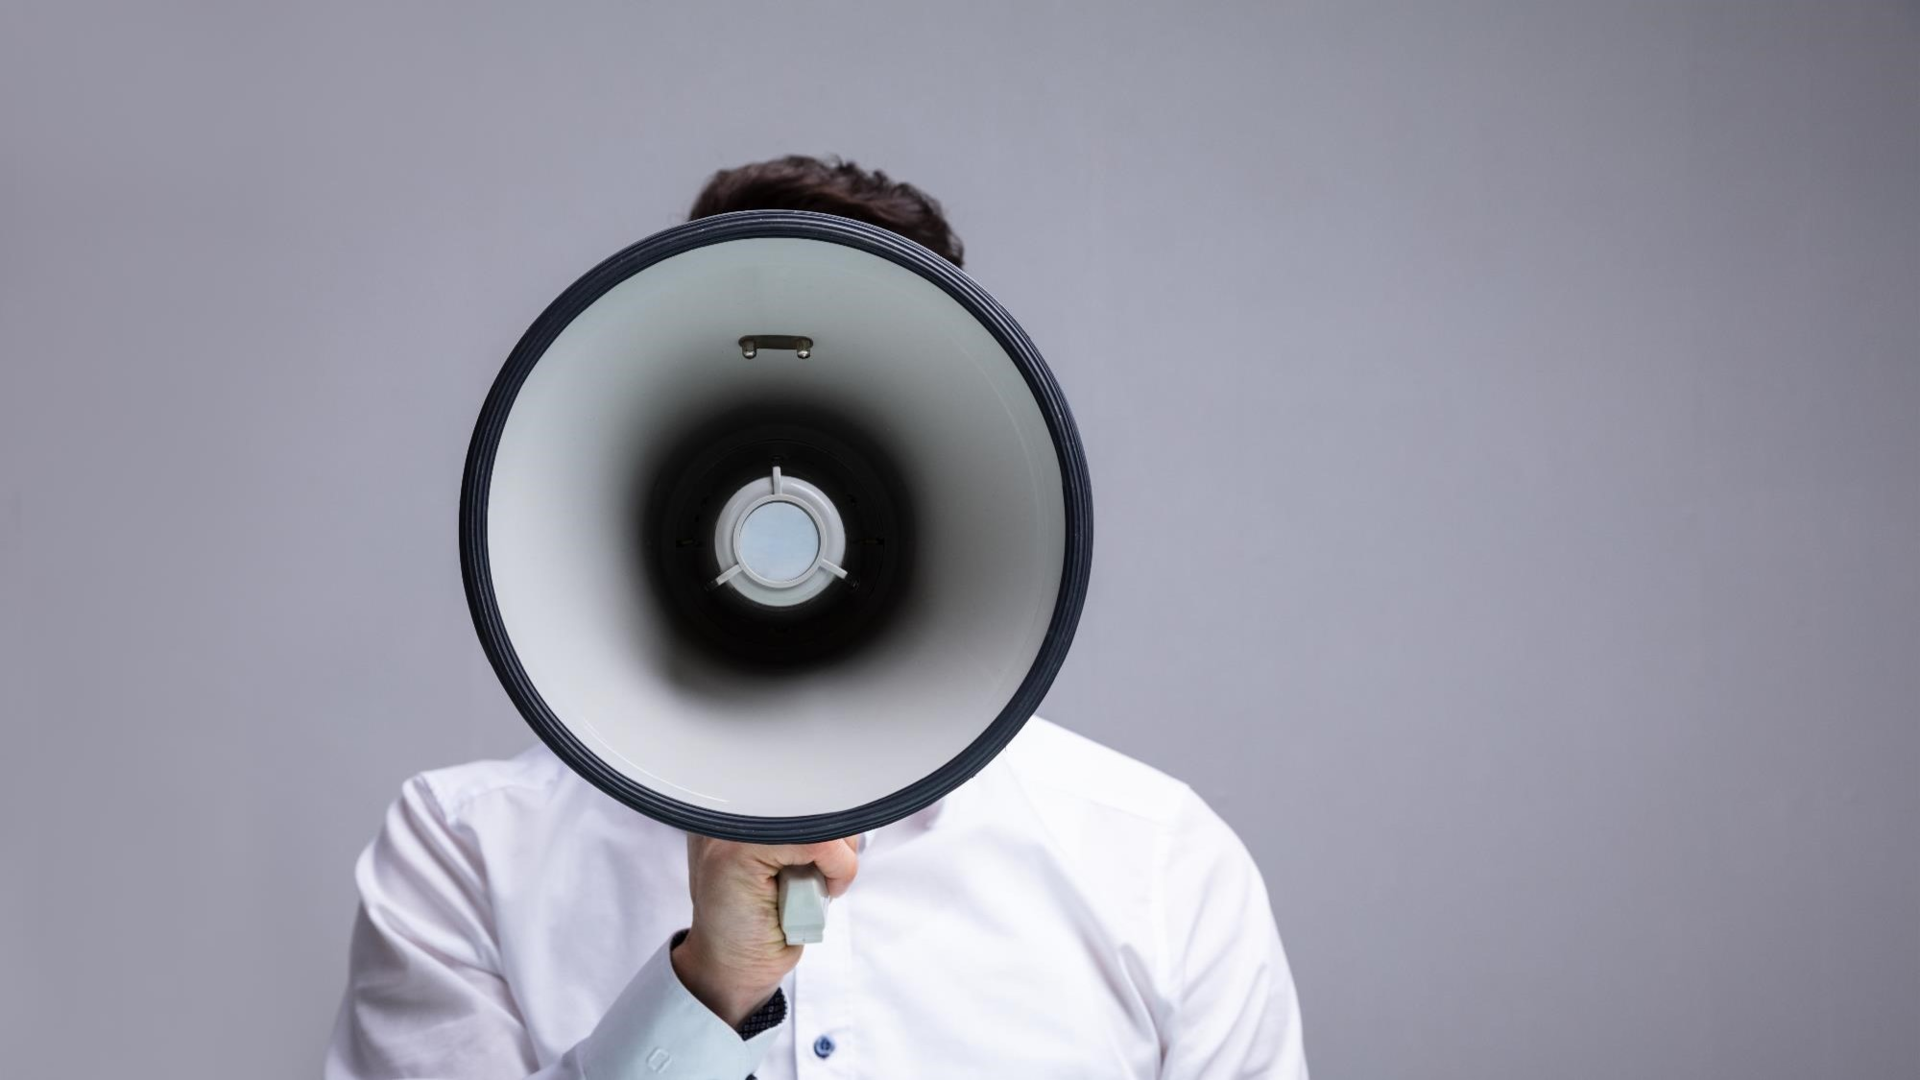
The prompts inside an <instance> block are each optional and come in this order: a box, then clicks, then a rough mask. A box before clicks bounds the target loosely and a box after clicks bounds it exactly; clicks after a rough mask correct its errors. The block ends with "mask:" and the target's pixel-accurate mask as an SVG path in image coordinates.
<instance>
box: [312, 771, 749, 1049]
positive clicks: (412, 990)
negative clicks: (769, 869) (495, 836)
mask: <svg viewBox="0 0 1920 1080" xmlns="http://www.w3.org/2000/svg"><path fill="white" fill-rule="evenodd" d="M481 865H482V864H481V861H480V859H479V853H478V852H477V850H475V849H474V847H473V846H472V844H471V841H470V838H468V837H463V836H462V835H461V834H460V833H458V832H457V831H456V830H455V829H453V828H452V827H451V826H450V825H449V824H448V822H447V819H446V817H445V815H444V814H443V812H442V810H441V807H440V805H439V803H438V801H437V800H436V799H435V798H434V796H433V792H432V789H431V788H430V787H429V786H428V785H427V783H426V781H424V780H423V779H421V778H419V777H415V778H414V779H412V780H410V781H408V782H407V784H406V786H405V787H404V788H403V789H402V790H401V794H400V798H399V799H398V800H397V801H396V802H395V803H394V805H393V807H392V809H391V810H389V811H388V814H387V819H386V822H385V824H384V825H383V827H382V828H381V831H380V835H379V836H378V837H376V838H375V840H374V842H373V843H372V845H370V846H369V847H368V848H367V850H366V852H365V853H363V854H362V855H361V857H360V861H359V863H358V864H357V865H356V867H355V872H354V878H355V882H356V884H357V885H358V886H359V891H360V910H359V914H358V916H357V917H356V919H355V920H354V929H353V941H352V945H351V948H350V950H349V953H348V960H347V967H348V972H347V991H346V996H345V999H344V1000H343V1001H342V1002H341V1006H340V1013H339V1017H338V1019H337V1021H336V1023H335V1025H334V1031H333V1038H332V1041H331V1044H330V1046H329V1047H328V1051H327V1059H326V1070H325V1075H326V1077H327V1078H328V1080H441V1078H455V1077H457V1078H460V1080H519V1078H528V1080H641V1078H644V1080H675V1078H684V1077H696V1076H697V1077H702V1078H712V1077H720V1078H727V1077H731V1078H734V1080H739V1078H743V1077H746V1076H748V1075H749V1074H750V1073H752V1072H753V1069H754V1067H755V1066H756V1065H757V1064H758V1063H759V1061H760V1057H761V1056H762V1054H764V1053H765V1051H766V1049H767V1046H768V1044H769V1042H770V1041H771V1040H772V1039H773V1037H774V1032H775V1030H777V1027H778V1025H777V1023H776V1024H775V1025H773V1026H771V1027H768V1028H767V1029H765V1030H763V1031H760V1032H759V1033H757V1034H754V1035H753V1036H752V1037H743V1035H742V1034H741V1033H740V1032H738V1031H735V1030H734V1029H733V1028H731V1027H728V1026H727V1024H726V1022H725V1021H724V1020H721V1019H720V1017H718V1016H716V1015H715V1014H714V1013H713V1011H712V1010H710V1009H708V1008H707V1007H706V1006H705V1005H702V1004H701V1003H700V1001H699V999H698V998H695V997H694V996H693V994H692V993H691V992H689V991H688V990H687V988H686V987H685V986H683V985H682V984H681V982H680V979H679V976H677V975H676V974H674V971H673V962H672V959H671V956H670V952H671V948H672V943H671V942H670V941H663V942H661V943H660V947H659V948H658V949H656V950H655V951H654V954H653V956H652V958H651V959H649V960H648V961H647V962H646V963H645V964H643V965H641V968H640V970H639V972H638V973H637V974H635V975H634V977H633V979H632V980H631V981H630V982H629V983H628V984H627V986H626V989H624V990H623V991H622V992H621V993H620V995H619V997H618V998H616V999H615V1001H614V1003H613V1005H612V1006H611V1007H610V1008H609V1009H608V1010H607V1012H606V1013H605V1015H603V1016H602V1017H601V1019H600V1022H599V1023H598V1024H597V1025H596V1026H595V1027H594V1029H593V1032H592V1033H591V1034H590V1035H588V1036H587V1037H586V1038H585V1039H583V1040H581V1041H580V1042H579V1043H578V1044H577V1045H575V1046H574V1047H572V1048H571V1049H569V1050H568V1051H567V1052H566V1053H565V1054H563V1055H562V1056H561V1057H560V1059H559V1060H558V1061H555V1062H552V1063H550V1064H548V1065H546V1066H545V1067H541V1066H540V1064H539V1062H537V1061H536V1060H535V1055H534V1049H533V1043H532V1040H531V1039H530V1038H529V1037H528V1035H527V1031H526V1026H525V1023H524V1021H523V1020H522V1018H521V1016H520V1014H519V1011H518V1009H517V1008H516V1007H515V1005H514V1000H513V995H512V994H511V992H510V991H509V989H508V986H507V983H506V980H505V978H504V977H503V976H502V975H501V973H500V972H501V964H500V959H499V954H498V948H497V942H496V938H495V935H494V932H493V920H492V913H491V911H490V910H489V902H488V893H487V889H486V884H485V879H484V877H483V875H482V873H481V871H480V869H479V867H480V866H481ZM772 1004H773V1003H771V1002H769V1005H770V1006H771V1005H772ZM780 1006H781V1008H780V1010H779V1011H780V1013H781V1016H782V1018H784V1014H785V1009H784V1006H785V1001H784V999H783V1000H782V1001H781V1002H780ZM756 1015H760V1014H756Z"/></svg>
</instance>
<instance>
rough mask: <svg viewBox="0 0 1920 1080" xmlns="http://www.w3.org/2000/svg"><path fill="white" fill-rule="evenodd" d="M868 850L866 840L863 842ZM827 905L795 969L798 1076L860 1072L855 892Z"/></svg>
mask: <svg viewBox="0 0 1920 1080" xmlns="http://www.w3.org/2000/svg"><path fill="white" fill-rule="evenodd" d="M862 848H863V851H864V848H865V845H864V844H863V845H862ZM857 892H858V889H857V888H856V889H854V890H850V891H849V892H848V893H847V894H846V895H844V896H842V897H840V898H839V899H837V900H835V901H833V902H832V903H830V904H828V905H827V925H826V929H825V931H824V932H823V933H822V935H821V940H820V941H819V942H817V943H815V944H812V945H809V946H807V951H806V952H804V953H802V954H801V956H800V963H799V966H797V967H796V968H794V972H793V981H794V1000H793V1001H792V1002H790V1003H789V1004H790V1005H791V1006H792V1007H793V1017H792V1022H793V1025H794V1026H793V1058H794V1069H793V1072H794V1076H795V1077H797V1078H798V1080H829V1078H832V1080H844V1078H847V1077H853V1076H858V1075H859V1071H858V1065H857V1063H858V1061H859V1057H860V1034H861V1033H860V1032H859V1030H857V1028H856V1027H855V1026H854V986H853V945H854V942H853V936H854V930H853V923H854V921H855V920H854V907H855V904H856V901H855V898H854V897H855V893H857Z"/></svg>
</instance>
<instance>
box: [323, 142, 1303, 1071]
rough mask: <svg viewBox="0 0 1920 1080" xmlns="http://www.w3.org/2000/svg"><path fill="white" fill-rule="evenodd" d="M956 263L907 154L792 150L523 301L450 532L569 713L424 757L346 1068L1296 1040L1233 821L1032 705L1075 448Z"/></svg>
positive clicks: (1011, 335) (932, 1064)
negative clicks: (444, 760) (879, 156)
mask: <svg viewBox="0 0 1920 1080" xmlns="http://www.w3.org/2000/svg"><path fill="white" fill-rule="evenodd" d="M962 259H963V252H962V248H961V244H960V241H959V239H958V237H957V236H956V235H955V234H954V231H953V229H952V228H951V227H950V225H949V223H948V221H947V219H946V217H945V215H944V213H943V212H942V209H941V207H940V205H939V204H938V203H937V202H936V201H935V200H934V199H932V198H930V197H929V196H927V195H926V194H925V193H924V192H922V191H921V190H920V189H918V188H916V187H914V186H913V185H910V184H906V183H902V182H899V181H897V180H895V179H893V178H891V177H889V176H888V175H886V174H885V173H883V172H878V171H869V170H866V169H862V168H860V167H859V166H857V165H855V164H853V163H851V162H843V161H838V160H833V159H827V160H822V159H816V158H810V157H799V156H790V157H783V158H778V159H774V160H770V161H764V162H759V163H756V164H750V165H746V166H742V167H740V168H735V169H728V170H725V171H722V172H720V173H718V174H716V175H715V176H714V177H713V178H712V179H711V180H710V181H709V182H708V184H707V185H706V187H705V189H704V190H703V191H702V192H701V193H700V195H699V197H698V199H697V200H696V201H695V203H694V206H693V209H692V213H691V215H690V218H689V221H688V222H687V223H686V224H684V225H680V226H677V227H675V228H673V229H669V230H667V231H665V232H663V233H660V234H657V235H656V236H653V237H650V238H648V239H646V240H643V241H641V242H640V243H638V244H635V245H633V246H632V247H630V248H628V249H626V250H624V251H622V252H620V253H619V254H617V255H615V256H613V257H612V258H610V259H608V260H607V261H606V262H604V263H602V264H601V265H600V266H597V267H595V268H594V269H593V270H592V271H589V273H588V274H587V275H585V276H583V277H582V278H581V279H580V280H579V281H578V282H576V283H575V285H574V286H573V287H572V288H570V289H569V290H567V292H566V293H564V294H562V296H561V297H560V299H558V300H556V301H555V302H554V303H553V304H552V305H551V306H549V307H548V308H547V309H546V311H545V312H544V313H543V314H542V315H541V316H540V318H539V320H538V321H536V322H535V324H534V325H533V327H532V328H531V329H529V330H528V332H527V334H526V336H525V337H523V338H522V340H521V342H520V343H519V345H518V346H517V347H516V348H515V350H514V351H513V354H512V356H511V357H510V358H509V360H508V361H507V365H506V367H505V368H504V369H503V370H502V371H501V372H500V375H499V377H498V378H497V379H496V381H495V383H494V384H493V388H492V391H491V392H490V393H489V395H488V397H487V400H486V403H485V405H484V407H483V409H482V412H481V415H480V420H479V423H478V424H477V426H476V430H475V434H474V438H473V442H472V445H471V447H470V449H469V454H468V459H467V469H466V473H465V475H464V478H463V488H462V499H461V528H460V533H461V558H462V571H463V576H464V581H465V586H466V591H467V597H468V601H469V604H470V606H471V608H472V611H473V615H474V623H475V627H476V630H477V631H478V633H479V636H480V640H481V643H482V646H483V648H484V649H485V651H486V653H487V655H488V658H489V661H490V662H491V664H492V666H493V668H494V670H495V672H496V674H498V675H499V676H500V679H501V682H502V686H503V688H504V689H505V690H506V691H507V694H508V696H509V698H511V699H512V701H513V702H514V705H515V707H516V708H517V709H518V711H519V712H520V713H521V714H522V715H523V716H524V717H525V718H526V719H527V721H528V723H529V724H530V726H531V727H532V728H533V730H534V732H535V733H536V734H537V735H538V736H539V738H540V744H539V745H536V746H535V747H533V748H532V749H530V750H528V751H526V752H525V753H523V754H521V755H519V756H518V757H516V758H513V759H512V760H508V761H482V762H476V763H472V764H468V765H463V766H458V767H454V768H448V769H440V770H435V771H430V772H426V773H422V774H420V775H418V776H415V777H413V778H412V779H410V780H409V781H407V782H406V784H405V785H404V786H403V787H402V789H401V792H400V795H399V798H398V799H397V800H396V801H395V802H394V804H393V806H392V808H391V810H390V811H389V812H388V814H387V817H386V820H385V823H384V825H383V826H382V827H381V829H380V831H379V834H378V835H377V837H376V838H375V839H374V841H373V842H372V844H371V845H370V846H369V847H368V848H367V849H366V851H365V852H364V853H363V854H362V855H361V857H360V859H359V861H358V863H357V865H356V867H355V882H356V884H357V886H358V890H359V898H360V907H359V912H358V915H357V918H356V920H355V925H354V931H353V938H352V945H351V951H350V956H349V974H348V980H347V988H346V993H345V996H344V1000H343V1001H342V1003H341V1007H340V1011H339V1015H338V1020H337V1022H336V1025H335V1028H334V1031H333V1036H332V1039H331V1043H330V1046H329V1049H328V1052H327V1057H326V1069H325V1071H326V1075H327V1076H328V1077H329V1078H330V1080H401V1078H426V1077H460V1078H463V1080H479V1078H488V1077H497V1078H502V1080H506V1078H520V1077H539V1078H545V1080H563V1078H564V1080H655V1078H662V1077H664V1078H676V1077H688V1078H700V1080H740V1078H742V1077H747V1076H756V1077H758V1078H759V1080H774V1078H796V1080H797V1078H813V1077H819V1078H827V1077H876V1078H877V1077H937V1076H966V1077H974V1076H1007V1077H1023V1078H1025V1077H1033V1078H1042V1077H1089V1078H1091V1077H1100V1078H1122V1077H1127V1078H1146V1077H1161V1078H1168V1080H1200V1078H1227V1077H1263V1078H1285V1080H1299V1078H1304V1077H1305V1076H1306V1075H1307V1068H1306V1062H1305V1057H1304V1050H1303V1045H1302V1038H1301V1021H1300V1012H1299V1006H1298V1002H1297V998H1296V994H1295V989H1294V984H1293V979H1292V975H1291V972H1290V969H1289V967H1288V963H1287V957H1286V953H1285V951H1284V949H1283V947H1282V945H1281V941H1280V936H1279V933H1278V931H1277V929H1276V927H1275V924H1274V919H1273V915H1272V911H1271V908H1270V906H1269V902H1268V895H1267V891H1266V887H1265V884H1264V883H1263V881H1262V879H1261V875H1260V873H1259V871H1258V869H1257V868H1256V867H1255V865H1254V862H1253V860H1252V858H1251V857H1250V856H1249V854H1248V852H1247V850H1246V848H1245V847H1244V845H1242V844H1241V842H1240V840H1239V839H1238V838H1237V837H1236V836H1235V835H1234V833H1233V831H1232V830H1231V829H1230V828H1229V827H1228V826H1227V825H1226V824H1225V822H1223V821H1222V820H1221V819H1220V817H1219V816H1218V815H1217V814H1215V813H1214V812H1213V811H1212V810H1211V809H1210V808H1209V807H1208V806H1207V804H1206V803H1205V802H1203V801H1202V800H1201V798H1200V797H1199V796H1197V795H1196V794H1195V793H1194V792H1193V791H1192V790H1191V789H1190V788H1189V787H1187V786H1186V785H1185V784H1183V783H1181V782H1179V781H1177V780H1174V779H1172V778H1170V777H1168V776H1166V775H1165V774H1163V773H1161V772H1159V771H1157V770H1155V769H1153V768H1151V767H1149V766H1147V765H1144V764H1141V763H1139V762H1137V761H1134V760H1131V759H1129V758H1127V757H1125V756H1123V755H1121V754H1119V753H1117V752H1116V751H1113V750H1110V749H1107V748H1105V747H1103V746H1100V745H1098V744H1096V743H1094V742H1092V741H1091V740H1089V739H1087V738H1084V737H1082V736H1080V735H1077V734H1074V733H1071V732H1069V731H1067V730H1066V729H1064V728H1061V727H1058V726H1056V725H1054V724H1051V723H1049V722H1047V721H1045V720H1042V719H1040V718H1038V717H1035V716H1034V715H1033V709H1034V708H1035V707H1036V706H1037V705H1038V703H1039V701H1040V698H1041V696H1042V695H1044V693H1045V691H1046V688H1047V686H1048V684H1049V683H1050V682H1051V681H1052V679H1053V677H1054V674H1055V673H1056V672H1057V671H1058V670H1059V667H1060V664H1061V663H1062V661H1063V660H1064V657H1065V654H1066V651H1067V648H1068V645H1069V644H1070V642H1071V639H1072V636H1073V630H1074V626H1075V623H1076V621H1077V619H1078V617H1079V614H1080V609H1081V605H1082V602H1083V600H1084V597H1085V594H1086V587H1087V580H1088V573H1089V567H1090V551H1091V540H1092V518H1091V502H1090V498H1091V497H1090V495H1089V484H1088V478H1087V470H1086V462H1085V456H1084V452H1083V451H1082V449H1081V446H1080V443H1079V437H1078V435H1077V433H1076V431H1075V429H1074V427H1073V422H1072V418H1071V415H1070V414H1069V413H1068V412H1067V409H1066V402H1065V398H1064V396H1063V395H1062V393H1061V391H1060V388H1059V386H1058V384H1057V383H1056V382H1055V381H1054V379H1053V377H1052V374H1051V372H1050V371H1049V370H1048V369H1047V368H1046V366H1045V364H1044V362H1043V361H1042V360H1041V359H1040V356H1039V353H1038V352H1037V350H1035V349H1034V348H1033V345H1032V343H1031V342H1030V341H1029V340H1028V339H1027V337H1026V335H1025V333H1024V332H1023V331H1021V329H1020V328H1019V326H1018V324H1017V323H1015V322H1014V321H1013V320H1012V318H1011V316H1009V315H1008V314H1007V313H1006V312H1005V310H1004V309H1002V308H1001V307H1000V306H999V305H998V303H997V302H995V301H994V300H993V298H992V297H990V296H988V295H987V294H986V292H985V291H984V290H983V289H981V288H980V287H979V285H978V284H977V283H976V282H974V281H973V280H972V279H971V278H969V277H967V276H966V274H965V273H964V272H963V271H962V270H961V265H962ZM636 811H637V812H636Z"/></svg>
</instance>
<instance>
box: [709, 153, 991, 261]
mask: <svg viewBox="0 0 1920 1080" xmlns="http://www.w3.org/2000/svg"><path fill="white" fill-rule="evenodd" d="M735 210H815V211H818V212H820V213H823V214H838V215H839V216H841V217H846V218H853V219H854V220H856V221H864V222H866V223H867V224H869V225H878V226H880V227H881V228H883V229H887V230H890V231H892V232H896V233H899V234H900V235H901V236H904V237H906V238H907V239H909V240H912V241H913V242H915V243H917V244H920V245H921V246H923V247H926V248H930V249H931V250H932V251H933V252H934V254H936V255H941V256H944V257H945V258H946V259H947V261H948V262H951V263H952V264H953V265H955V266H960V265H962V263H961V261H960V260H961V256H962V254H963V252H962V249H961V246H960V238H959V237H958V236H955V235H954V233H953V228H952V226H950V225H948V224H947V218H946V215H945V214H944V213H942V212H941V210H940V203H939V202H938V201H936V200H935V199H934V198H933V196H931V195H928V194H927V193H926V192H924V191H921V190H920V189H919V188H917V187H914V186H913V185H912V184H905V183H901V182H900V181H898V180H895V179H893V178H892V177H890V176H888V175H887V174H886V173H883V172H881V171H880V170H878V169H875V170H873V171H871V172H869V171H867V170H866V169H862V168H861V167H860V166H858V165H856V164H854V163H853V162H851V161H841V160H840V159H839V158H827V159H826V160H822V159H820V158H816V157H807V156H806V155H804V154H789V155H787V156H786V157H782V158H774V159H772V160H771V161H759V162H755V163H753V164H751V165H742V166H740V167H739V168H736V169H722V170H720V171H719V172H717V173H714V174H713V178H712V179H711V180H708V181H707V186H706V187H704V188H702V189H701V190H700V197H699V198H697V199H695V200H694V201H693V209H692V210H691V211H689V212H688V214H687V220H688V221H694V220H697V219H699V218H703V217H711V216H712V215H714V214H725V213H730V212H732V211H735Z"/></svg>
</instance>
